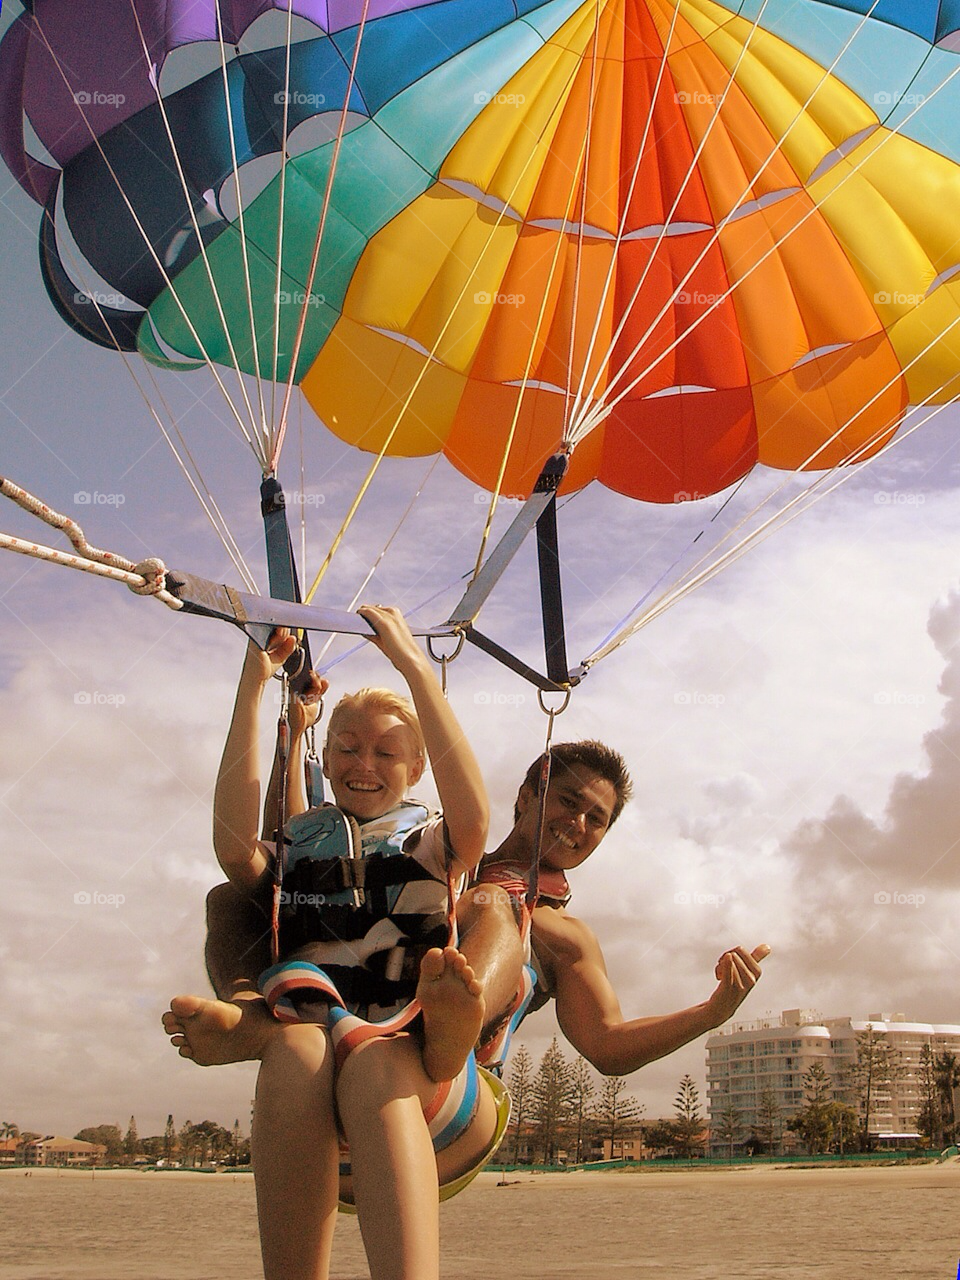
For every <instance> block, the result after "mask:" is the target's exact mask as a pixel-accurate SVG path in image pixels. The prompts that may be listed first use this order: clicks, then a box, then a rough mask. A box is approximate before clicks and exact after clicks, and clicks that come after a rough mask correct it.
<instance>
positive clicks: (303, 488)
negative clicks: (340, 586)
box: [297, 396, 307, 572]
mask: <svg viewBox="0 0 960 1280" xmlns="http://www.w3.org/2000/svg"><path fill="white" fill-rule="evenodd" d="M297 435H298V437H299V445H300V567H301V568H302V569H303V570H304V572H306V563H307V500H306V493H307V464H306V459H305V457H304V440H303V396H300V397H299V399H298V401H297Z"/></svg>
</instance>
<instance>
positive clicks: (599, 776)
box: [458, 741, 770, 1075]
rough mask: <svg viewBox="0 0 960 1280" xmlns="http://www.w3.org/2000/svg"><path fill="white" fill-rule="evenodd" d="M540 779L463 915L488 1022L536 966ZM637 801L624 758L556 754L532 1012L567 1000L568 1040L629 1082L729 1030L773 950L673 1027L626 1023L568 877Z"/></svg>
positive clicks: (753, 957)
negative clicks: (525, 971)
mask: <svg viewBox="0 0 960 1280" xmlns="http://www.w3.org/2000/svg"><path fill="white" fill-rule="evenodd" d="M539 777H540V761H539V760H537V761H534V763H533V764H532V765H531V766H530V769H529V770H528V771H527V775H526V777H525V779H524V781H523V784H522V786H521V787H520V791H519V794H518V796H517V801H516V806H515V810H514V819H515V821H514V826H513V829H512V830H511V831H510V833H509V835H508V836H507V838H506V839H505V840H504V842H503V843H502V844H501V845H500V847H499V848H498V849H496V850H495V851H494V852H493V853H491V854H488V855H487V857H486V858H485V859H484V861H483V863H482V867H481V875H480V879H481V884H480V885H479V886H478V888H476V889H474V890H473V891H472V892H471V893H470V894H469V895H467V897H466V898H464V899H462V900H461V903H460V907H459V910H458V918H459V920H460V924H461V931H462V935H463V940H462V942H461V949H462V951H463V952H464V954H465V955H466V957H467V960H468V962H469V964H470V965H471V966H472V968H473V970H474V971H475V973H476V975H477V977H478V978H479V980H480V981H481V982H482V983H483V987H484V998H485V1002H486V1009H487V1011H488V1014H489V1013H490V1012H492V1011H496V1010H500V1011H503V1010H505V1009H512V1006H513V1005H514V1004H515V1001H516V992H517V977H518V973H519V971H520V968H521V965H522V961H523V959H524V946H523V943H522V941H521V935H522V934H523V933H524V932H525V928H524V919H523V913H524V912H525V911H526V907H525V905H524V903H523V898H524V895H525V892H526V883H527V879H528V876H529V872H530V868H531V866H532V863H533V856H534V849H535V845H536V838H537V827H538V821H539V808H540V803H539V796H538V794H537V791H538V783H539ZM632 793H633V787H632V783H631V781H630V777H629V775H628V773H627V769H626V766H625V764H624V761H623V759H622V757H621V756H620V755H618V754H617V752H615V751H613V750H612V749H611V748H609V747H607V746H605V745H604V744H603V743H599V742H592V741H587V742H573V743H562V744H560V745H558V746H556V747H554V748H553V749H552V751H551V774H550V782H549V785H548V788H547V797H546V804H545V806H544V819H543V836H542V843H541V850H540V876H539V890H540V895H539V899H538V904H537V906H536V908H535V909H534V910H533V913H532V920H531V928H530V947H529V949H528V954H529V956H530V960H531V962H532V965H533V968H534V970H535V971H536V976H537V986H536V989H535V991H534V994H533V999H532V1001H531V1003H530V1004H529V1005H528V1006H527V1012H528V1013H529V1012H532V1011H533V1010H534V1009H538V1008H540V1007H541V1006H542V1005H543V1004H545V1003H546V1002H547V1000H548V999H549V998H551V997H552V998H553V999H555V1000H556V1005H557V1019H558V1021H559V1023H560V1027H561V1030H562V1031H563V1033H564V1035H565V1036H566V1038H567V1039H568V1040H569V1041H570V1043H571V1044H572V1045H573V1047H574V1048H575V1049H576V1050H577V1051H578V1052H579V1053H581V1054H582V1055H583V1056H584V1057H585V1058H586V1059H587V1061H588V1062H590V1063H592V1065H593V1066H594V1067H596V1069H597V1070H598V1071H600V1072H601V1073H602V1074H604V1075H629V1074H630V1073H631V1072H633V1071H637V1070H639V1068H640V1067H642V1066H645V1065H646V1064H647V1063H648V1062H652V1061H654V1060H655V1059H657V1058H662V1057H664V1056H665V1055H666V1054H669V1053H673V1052H674V1050H676V1049H679V1048H681V1046H683V1045H685V1044H687V1043H689V1042H690V1041H691V1040H695V1039H696V1038H697V1037H698V1036H701V1035H705V1034H706V1033H707V1032H709V1031H712V1030H713V1029H714V1028H716V1027H718V1026H720V1025H722V1024H723V1023H724V1022H726V1021H727V1020H728V1019H729V1018H730V1017H732V1015H733V1014H734V1013H735V1011H736V1010H737V1008H738V1007H739V1005H740V1004H741V1003H742V1001H743V1000H744V999H745V998H746V996H747V995H748V993H749V992H750V990H751V989H752V988H753V986H754V985H755V984H756V982H757V980H758V979H759V977H760V961H762V960H763V959H764V958H765V957H766V956H767V955H768V954H769V951H770V949H769V947H767V946H765V945H764V946H760V947H757V948H756V949H755V950H754V951H752V952H749V951H747V950H746V949H745V948H743V947H735V948H732V949H731V950H729V951H725V952H724V954H723V955H722V956H721V957H720V959H719V961H718V963H717V966H716V970H715V974H716V979H717V984H718V985H717V987H716V989H715V990H714V992H713V993H712V995H711V996H710V997H709V998H708V999H707V1000H705V1001H704V1002H703V1003H701V1004H698V1005H694V1006H692V1007H691V1008H688V1009H682V1010H679V1011H678V1012H676V1013H670V1014H664V1015H661V1016H655V1017H648V1018H635V1019H631V1020H626V1019H625V1018H624V1017H623V1014H622V1012H621V1009H620V1003H619V1000H618V999H617V995H616V992H615V991H614V989H613V987H612V985H611V983H610V979H609V978H608V976H607V970H606V965H605V963H604V959H603V952H602V951H601V948H600V944H599V942H598V941H597V938H596V936H595V934H594V933H593V932H592V931H591V930H590V929H589V928H588V927H587V926H586V925H585V924H584V923H583V921H581V920H578V919H577V918H576V917H575V916H572V915H571V914H570V913H569V912H568V911H567V909H566V907H567V902H568V901H569V897H570V890H569V886H568V884H567V879H566V873H567V872H568V871H572V870H574V869H575V868H577V867H579V866H581V865H582V864H583V863H584V862H585V861H586V860H587V858H589V857H590V855H591V854H592V853H593V851H594V850H595V849H596V848H597V846H598V845H599V844H600V842H601V840H602V839H603V838H604V836H605V835H606V833H607V831H609V829H610V827H611V826H612V825H613V823H614V822H615V821H616V820H617V818H618V817H619V815H620V812H621V810H622V809H623V806H624V805H625V804H626V803H627V801H628V800H629V799H630V797H631V795H632ZM518 924H519V925H520V928H519V929H518V927H517V926H518ZM511 997H513V998H511ZM505 1021H506V1019H505V1017H504V1016H503V1014H502V1013H501V1014H499V1015H498V1014H496V1013H494V1014H493V1017H492V1018H489V1017H488V1021H487V1025H486V1027H485V1030H484V1034H483V1036H482V1037H481V1045H482V1046H483V1048H484V1049H486V1046H487V1045H488V1044H489V1043H490V1042H491V1041H492V1040H494V1039H495V1038H496V1037H497V1035H498V1033H499V1032H500V1031H501V1030H502V1028H503V1024H504V1022H505ZM490 1056H491V1054H490V1051H489V1050H487V1051H486V1052H481V1054H480V1057H481V1060H484V1059H489V1058H490ZM493 1056H499V1055H498V1054H494V1055H493Z"/></svg>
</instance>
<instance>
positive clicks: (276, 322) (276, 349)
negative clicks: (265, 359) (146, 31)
mask: <svg viewBox="0 0 960 1280" xmlns="http://www.w3.org/2000/svg"><path fill="white" fill-rule="evenodd" d="M292 44H293V0H287V47H286V51H285V58H284V65H283V91H284V92H283V130H282V137H281V145H280V212H279V216H278V218H277V287H276V291H275V293H274V298H273V365H272V368H271V374H272V376H271V383H272V386H271V390H270V422H271V424H273V423H275V422H276V420H277V373H278V370H279V367H280V294H281V289H280V286H281V284H282V283H283V240H284V236H283V233H284V227H285V222H286V216H287V144H288V142H289V139H290V53H291V47H292ZM300 563H301V564H304V563H305V562H304V561H303V560H301V561H300Z"/></svg>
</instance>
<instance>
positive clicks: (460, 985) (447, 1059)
mask: <svg viewBox="0 0 960 1280" xmlns="http://www.w3.org/2000/svg"><path fill="white" fill-rule="evenodd" d="M417 999H418V1000H419V1001H420V1005H421V1008H422V1009H423V1028H424V1036H423V1065H424V1068H425V1070H426V1073H427V1075H428V1076H429V1077H430V1079H431V1080H435V1081H436V1082H437V1083H438V1084H439V1083H440V1082H442V1081H444V1080H452V1079H453V1078H454V1077H455V1076H456V1075H458V1074H459V1072H460V1071H461V1070H462V1069H463V1066H464V1064H465V1062H466V1061H467V1058H468V1057H469V1056H470V1051H471V1049H472V1048H473V1046H474V1045H475V1044H476V1043H477V1037H478V1036H479V1035H480V1030H481V1028H482V1027H483V1018H484V1011H485V1006H484V1002H483V983H482V982H481V981H480V979H479V978H478V977H477V976H476V974H475V973H474V971H473V970H472V969H471V968H470V965H469V964H468V963H467V958H466V956H465V955H463V954H462V953H461V952H459V951H458V950H457V949H456V947H444V949H443V950H442V951H441V950H440V948H439V947H433V948H431V950H430V951H428V952H427V954H426V955H425V956H424V957H423V960H422V961H421V962H420V982H419V984H418V986H417Z"/></svg>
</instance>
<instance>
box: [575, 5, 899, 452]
mask: <svg viewBox="0 0 960 1280" xmlns="http://www.w3.org/2000/svg"><path fill="white" fill-rule="evenodd" d="M874 3H875V4H878V3H879V0H874ZM768 4H769V0H763V3H762V4H761V6H760V9H759V10H758V12H757V16H756V18H755V19H754V21H753V24H752V25H751V28H750V31H749V34H748V35H747V38H746V40H744V42H743V47H742V48H741V50H740V53H739V55H738V56H737V59H736V62H735V63H734V65H733V67H731V69H730V73H729V75H728V77H727V83H726V85H725V86H724V89H723V92H722V93H721V94H720V98H719V101H718V102H717V103H716V105H715V108H714V112H713V115H712V117H711V118H710V121H709V123H708V124H707V127H706V129H705V130H704V132H703V137H702V138H701V139H700V142H699V144H698V145H697V148H696V150H695V151H694V153H693V156H692V157H691V159H690V165H689V167H688V169H687V172H686V174H685V175H684V178H683V181H682V182H681V184H680V188H679V190H678V191H677V194H676V196H675V197H674V201H673V204H672V206H671V208H670V211H669V213H668V214H667V216H666V217H665V218H664V221H663V226H662V227H661V228H660V231H659V233H658V235H657V239H656V241H655V242H654V246H653V249H652V250H651V252H650V256H649V257H648V259H647V261H646V264H645V265H644V268H643V270H642V271H641V273H640V279H639V280H638V281H637V284H636V286H635V288H634V289H633V292H632V294H631V297H630V301H629V302H628V304H627V306H626V308H625V309H624V312H623V315H622V316H621V317H620V320H619V322H618V324H617V327H616V329H615V330H614V333H613V336H612V338H611V339H610V341H609V344H608V347H607V351H606V352H605V354H604V357H603V360H602V361H601V363H600V365H599V367H598V370H597V373H596V374H595V375H594V379H593V383H592V384H591V387H590V390H589V392H588V393H587V396H586V397H585V398H581V403H588V402H589V401H590V399H591V398H592V397H593V396H594V395H595V394H596V392H597V388H598V386H599V384H600V379H601V377H602V370H603V369H604V368H606V367H607V366H608V364H609V362H610V359H611V358H612V356H613V352H614V350H615V348H616V344H617V342H618V341H619V340H620V337H621V335H622V334H623V331H624V329H625V328H626V326H627V321H628V320H629V317H630V315H631V313H632V311H633V309H634V307H635V306H636V304H637V301H638V299H639V297H640V294H641V292H642V290H643V286H644V284H645V283H646V281H647V277H648V276H649V274H650V272H651V271H652V269H653V264H654V262H655V261H656V258H657V254H658V253H659V252H660V248H661V246H662V244H663V242H664V240H665V239H666V237H667V234H668V233H669V229H670V227H671V225H672V221H673V217H674V214H675V213H676V211H677V209H678V208H679V206H680V201H681V200H682V199H683V194H684V192H685V191H686V189H687V187H688V186H689V184H690V182H691V180H692V178H693V175H694V173H696V170H697V162H698V161H699V159H700V156H701V155H702V154H703V151H704V149H705V148H706V145H707V142H708V141H709V139H710V135H711V133H712V132H713V130H714V127H715V125H716V124H717V122H718V120H719V119H720V111H721V109H722V108H723V105H724V103H725V102H726V99H727V94H728V93H729V92H730V89H731V87H732V86H733V85H734V83H735V81H736V75H737V72H738V70H739V69H740V65H741V63H742V62H743V60H744V59H745V58H746V56H747V50H748V49H749V47H750V42H751V41H752V40H753V38H754V36H755V35H756V33H757V31H758V30H759V27H760V19H761V18H762V17H763V14H764V11H765V10H766V7H767V5H768ZM679 12H680V0H676V7H675V9H674V19H673V23H672V24H671V27H670V35H671V36H672V35H673V31H674V24H675V22H676V20H677V17H678V15H679ZM667 56H668V54H667V48H666V47H665V49H664V62H663V64H662V66H665V65H666V59H667ZM825 78H826V77H824V79H825ZM658 83H659V82H658ZM821 83H822V82H821ZM646 140H647V135H646V134H645V135H644V139H643V141H644V143H646ZM774 154H775V153H774V152H771V154H770V156H768V157H767V162H768V163H769V162H770V161H771V159H772V156H773V155H774ZM642 159H643V151H642V149H641V151H640V153H639V154H638V156H637V167H636V170H635V177H636V175H639V171H640V163H641V161H642ZM761 173H762V169H761ZM759 176H760V175H759V174H757V175H756V176H755V177H754V179H753V181H754V182H755V181H756V178H757V177H759ZM751 185H752V184H751ZM749 190H750V187H748V188H747V191H748V192H749ZM632 191H633V188H632V187H631V194H632ZM628 211H629V204H628V205H627V206H626V208H625V209H624V216H623V219H622V222H621V228H620V230H619V231H618V234H617V240H616V244H615V246H614V254H613V259H612V262H613V263H614V264H615V262H616V255H617V253H618V252H619V250H620V246H621V243H622V240H623V235H624V231H625V228H626V218H627V213H628ZM708 248H709V246H708ZM704 256H706V251H704V254H702V255H701V257H700V258H699V259H698V260H697V263H695V264H694V265H695V266H697V265H699V263H700V262H701V261H702V260H703V257H704ZM691 274H692V272H691ZM687 279H689V276H687ZM682 289H683V284H681V285H678V286H677V287H676V288H675V290H674V293H673V296H672V297H671V298H670V299H668V301H667V302H666V303H665V304H664V307H663V310H662V312H661V313H660V315H659V316H658V317H657V318H656V320H654V321H653V323H652V324H651V326H650V328H649V329H648V331H647V333H646V334H645V335H644V337H643V343H645V342H646V341H647V338H649V336H650V334H651V333H652V332H653V331H654V330H655V329H656V326H657V325H658V324H659V323H660V320H661V319H662V318H663V316H665V315H666V313H667V311H668V310H669V309H670V307H671V306H672V305H673V303H674V302H675V301H676V298H677V296H678V294H679V293H680V292H681V291H682ZM641 346H642V343H641ZM630 362H631V361H630V360H628V361H627V363H626V365H625V366H624V368H628V367H629V365H630ZM586 376H587V375H586V371H584V374H583V379H582V381H581V390H582V385H583V381H585V380H586ZM614 380H615V379H614ZM602 401H603V395H601V396H600V402H601V403H602ZM604 416H606V415H604ZM584 417H585V419H586V420H587V421H590V418H591V414H590V413H589V412H587V413H586V414H585V415H584ZM601 420H602V419H601ZM595 425H599V423H591V426H590V427H588V428H587V430H583V429H582V428H581V427H580V426H579V425H578V424H576V423H575V424H574V427H573V434H574V438H575V439H577V440H579V439H582V438H583V436H585V435H587V434H588V431H589V430H591V429H592V427H593V426H595Z"/></svg>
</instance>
